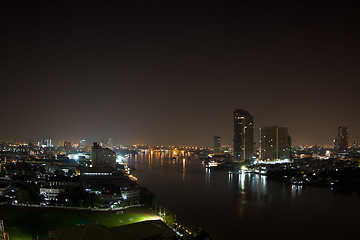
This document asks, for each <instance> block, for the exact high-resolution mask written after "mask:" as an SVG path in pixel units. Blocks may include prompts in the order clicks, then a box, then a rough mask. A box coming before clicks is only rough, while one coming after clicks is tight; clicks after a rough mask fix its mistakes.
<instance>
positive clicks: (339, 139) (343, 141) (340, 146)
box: [334, 126, 349, 153]
mask: <svg viewBox="0 0 360 240" xmlns="http://www.w3.org/2000/svg"><path fill="white" fill-rule="evenodd" d="M348 134H349V131H348V128H347V127H343V126H339V127H338V131H337V136H336V139H335V141H334V147H335V150H336V151H337V152H338V153H343V152H345V151H346V150H347V149H348V142H349V139H348Z"/></svg>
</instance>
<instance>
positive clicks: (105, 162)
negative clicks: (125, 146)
mask: <svg viewBox="0 0 360 240" xmlns="http://www.w3.org/2000/svg"><path fill="white" fill-rule="evenodd" d="M91 160H92V166H93V167H95V168H98V167H100V168H102V167H105V168H115V166H116V153H115V152H114V151H112V150H111V149H109V148H102V147H101V146H100V145H99V144H97V143H96V142H95V143H94V145H93V146H92V151H91Z"/></svg>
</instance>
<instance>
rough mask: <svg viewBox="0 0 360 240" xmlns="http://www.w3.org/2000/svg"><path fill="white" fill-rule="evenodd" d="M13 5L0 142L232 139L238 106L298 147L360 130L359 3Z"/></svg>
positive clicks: (4, 14) (7, 24) (355, 136)
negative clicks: (342, 129)
mask: <svg viewBox="0 0 360 240" xmlns="http://www.w3.org/2000/svg"><path fill="white" fill-rule="evenodd" d="M8 2H10V3H7V5H2V7H0V9H1V10H0V16H1V19H0V20H1V34H0V39H1V54H0V59H1V62H0V63H1V71H0V78H1V95H0V100H1V110H2V111H1V117H0V139H6V138H22V139H37V138H42V137H61V138H64V139H69V140H73V141H75V140H77V139H80V138H86V139H87V140H88V141H93V140H99V139H101V138H102V137H112V138H113V139H114V140H115V141H116V142H118V143H120V144H133V143H147V144H159V145H160V144H164V145H165V144H166V145H173V144H181V145H182V144H183V145H209V146H210V145H212V142H213V139H212V138H213V136H214V135H219V136H222V137H223V143H224V144H231V143H232V127H233V122H232V113H233V111H234V109H235V108H242V109H245V110H248V111H250V112H252V113H253V114H254V116H255V127H256V128H258V127H261V126H272V125H279V126H285V127H288V129H289V132H290V134H291V136H292V139H293V144H295V145H299V144H330V143H331V141H332V139H334V137H335V135H336V131H337V127H338V126H339V125H340V124H343V125H345V126H348V127H349V134H350V141H351V142H352V141H355V140H360V124H359V123H360V111H359V107H358V103H359V97H358V93H359V86H360V83H359V77H360V69H359V66H360V61H359V56H360V50H359V43H360V33H359V31H360V27H359V22H360V21H359V20H360V19H359V18H360V17H359V13H358V9H359V6H358V5H355V3H354V2H355V1H351V2H350V1H336V2H335V1H334V2H332V1H266V2H267V3H264V2H265V1H248V2H247V1H238V2H240V3H238V4H237V5H232V4H230V3H225V2H224V1H218V2H210V1H208V2H198V3H194V1H186V3H184V1H114V2H111V1H99V2H97V3H90V2H85V1H84V2H83V3H72V4H66V3H63V2H62V1H31V3H29V2H30V1H24V2H21V1H8ZM313 2H316V4H314V3H313ZM256 134H257V133H256ZM255 139H258V137H257V136H255Z"/></svg>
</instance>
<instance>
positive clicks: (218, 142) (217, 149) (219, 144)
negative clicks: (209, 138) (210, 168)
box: [214, 136, 221, 155]
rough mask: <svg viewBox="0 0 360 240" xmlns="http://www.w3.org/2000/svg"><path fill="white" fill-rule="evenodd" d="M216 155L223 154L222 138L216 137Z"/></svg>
mask: <svg viewBox="0 0 360 240" xmlns="http://www.w3.org/2000/svg"><path fill="white" fill-rule="evenodd" d="M214 154H215V155H219V154H221V137H219V136H214Z"/></svg>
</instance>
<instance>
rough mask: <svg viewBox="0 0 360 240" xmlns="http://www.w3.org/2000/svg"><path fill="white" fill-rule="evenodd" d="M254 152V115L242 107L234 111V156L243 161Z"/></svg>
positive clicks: (249, 157)
mask: <svg viewBox="0 0 360 240" xmlns="http://www.w3.org/2000/svg"><path fill="white" fill-rule="evenodd" d="M253 154H254V116H253V115H252V114H251V113H249V112H247V111H245V110H242V109H236V110H235V111H234V157H235V160H237V161H245V160H249V159H251V158H252V156H253Z"/></svg>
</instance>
